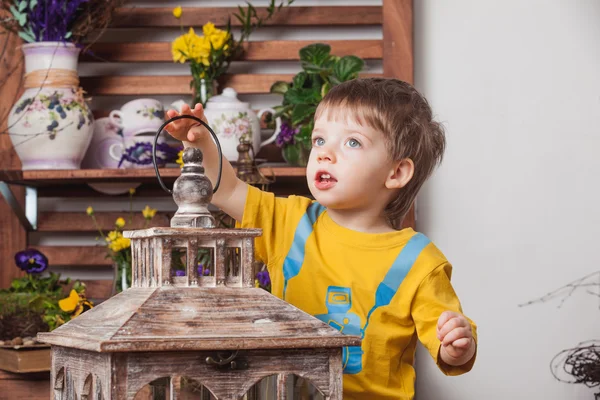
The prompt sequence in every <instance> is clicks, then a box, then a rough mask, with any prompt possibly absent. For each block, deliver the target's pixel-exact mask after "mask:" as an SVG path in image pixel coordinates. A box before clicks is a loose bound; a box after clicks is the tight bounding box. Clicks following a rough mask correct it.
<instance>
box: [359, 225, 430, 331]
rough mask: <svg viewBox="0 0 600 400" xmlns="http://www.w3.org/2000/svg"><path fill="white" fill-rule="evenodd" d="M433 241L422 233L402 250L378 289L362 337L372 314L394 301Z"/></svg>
mask: <svg viewBox="0 0 600 400" xmlns="http://www.w3.org/2000/svg"><path fill="white" fill-rule="evenodd" d="M430 242H431V241H430V240H429V238H427V236H425V235H423V234H422V233H417V234H416V235H414V236H413V237H411V238H410V240H409V241H408V243H406V246H404V247H403V248H402V250H401V251H400V254H398V257H396V260H395V261H394V263H393V264H392V266H391V267H390V269H389V270H388V272H387V274H386V275H385V278H383V282H381V283H380V284H379V286H378V287H377V291H376V292H375V305H374V306H373V308H371V310H370V311H369V313H368V314H367V322H366V323H365V327H364V328H363V329H362V336H363V337H364V335H365V331H366V330H367V327H368V326H369V319H370V318H371V314H373V312H374V311H375V310H376V309H377V308H379V307H383V306H387V305H388V304H390V302H391V301H392V298H393V297H394V295H395V294H396V292H397V291H398V288H399V287H400V284H401V283H402V281H403V280H404V278H405V277H406V275H407V274H408V271H410V269H411V268H412V266H413V264H414V263H415V261H416V259H417V257H418V256H419V254H421V251H422V250H423V249H424V248H425V246H427V245H428V244H429V243H430Z"/></svg>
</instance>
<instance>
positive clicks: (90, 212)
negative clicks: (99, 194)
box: [85, 206, 94, 217]
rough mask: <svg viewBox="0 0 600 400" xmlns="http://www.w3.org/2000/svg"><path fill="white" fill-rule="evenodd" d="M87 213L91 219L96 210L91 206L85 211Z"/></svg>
mask: <svg viewBox="0 0 600 400" xmlns="http://www.w3.org/2000/svg"><path fill="white" fill-rule="evenodd" d="M85 212H86V213H87V215H89V216H90V217H91V216H92V215H94V209H93V208H92V206H89V207H88V208H87V209H86V210H85Z"/></svg>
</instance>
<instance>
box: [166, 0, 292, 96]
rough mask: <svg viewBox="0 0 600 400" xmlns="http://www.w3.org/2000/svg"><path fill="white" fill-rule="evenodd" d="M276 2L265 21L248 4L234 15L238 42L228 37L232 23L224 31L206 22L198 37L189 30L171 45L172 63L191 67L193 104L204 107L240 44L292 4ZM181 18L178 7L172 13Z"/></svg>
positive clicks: (181, 11) (240, 46) (270, 7)
mask: <svg viewBox="0 0 600 400" xmlns="http://www.w3.org/2000/svg"><path fill="white" fill-rule="evenodd" d="M275 1H276V0H271V2H270V4H269V6H268V7H267V8H266V11H267V13H266V15H265V16H264V17H263V16H259V15H258V13H257V11H256V9H255V8H254V6H252V4H250V3H249V2H247V5H248V6H247V7H246V8H245V9H244V8H243V7H238V10H239V13H234V14H233V15H234V16H235V17H236V19H238V20H239V21H240V24H241V34H240V38H239V40H235V39H234V37H233V35H232V33H231V21H229V20H228V21H227V25H226V28H225V30H222V29H219V28H217V27H215V25H214V24H213V23H212V22H210V21H209V22H207V23H206V24H204V25H203V26H202V35H201V36H200V35H198V34H197V33H196V32H195V31H194V28H192V27H190V28H189V30H188V32H187V33H183V34H182V35H181V36H179V37H177V38H176V39H175V40H174V41H173V42H172V43H171V53H172V55H173V62H177V63H182V64H183V63H186V62H189V63H190V69H191V73H192V80H191V81H190V88H191V89H192V92H193V96H194V98H193V103H192V104H196V103H201V104H202V105H206V102H207V101H208V99H209V98H210V97H211V96H212V95H213V94H214V93H215V92H216V85H217V83H216V79H217V78H218V77H219V76H221V75H222V74H224V73H225V72H226V71H227V69H228V68H229V64H230V63H231V61H232V60H235V59H237V58H238V57H240V56H241V54H242V53H243V43H244V41H246V40H247V39H248V38H249V37H250V34H251V33H252V31H253V30H254V29H255V28H258V27H260V26H261V25H262V24H263V23H264V22H265V21H267V20H269V19H270V18H271V17H272V16H273V15H274V14H275V12H276V11H278V10H280V9H281V8H282V7H283V6H284V3H285V5H288V6H289V5H290V4H292V3H293V2H294V0H281V3H280V4H279V5H276V4H275ZM182 14H183V10H182V8H181V7H176V8H175V9H174V10H173V16H174V17H175V18H177V19H179V18H181V16H182ZM182 30H183V27H182Z"/></svg>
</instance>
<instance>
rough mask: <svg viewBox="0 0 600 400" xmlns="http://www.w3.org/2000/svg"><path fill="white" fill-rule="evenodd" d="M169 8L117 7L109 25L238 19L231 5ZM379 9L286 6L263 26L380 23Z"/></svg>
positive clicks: (191, 23) (261, 9)
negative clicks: (179, 12) (176, 14)
mask: <svg viewBox="0 0 600 400" xmlns="http://www.w3.org/2000/svg"><path fill="white" fill-rule="evenodd" d="M265 10H266V9H265V7H257V11H258V13H259V15H263V16H264V15H265V14H266V11H265ZM172 11H173V9H172V8H167V7H160V8H142V7H123V8H120V9H118V10H117V12H116V14H115V16H114V18H113V22H112V24H111V27H113V28H140V27H179V26H180V25H183V26H186V27H187V26H200V25H203V24H204V23H206V22H208V21H211V22H212V23H214V24H215V25H217V26H224V25H225V24H226V23H227V19H228V18H231V25H232V26H240V22H239V21H238V20H237V19H236V18H235V17H233V13H234V12H237V8H234V7H218V8H216V7H215V8H213V7H193V8H192V7H185V8H183V14H182V17H181V19H180V20H178V19H176V18H174V17H173V14H172ZM381 12H382V8H381V6H338V7H336V6H320V7H286V8H283V9H281V10H280V11H279V12H278V13H277V14H275V15H274V16H273V18H271V20H269V21H267V22H265V24H264V25H267V26H290V25H304V26H310V25H380V24H381V23H382V13H381Z"/></svg>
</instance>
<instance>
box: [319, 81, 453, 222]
mask: <svg viewBox="0 0 600 400" xmlns="http://www.w3.org/2000/svg"><path fill="white" fill-rule="evenodd" d="M332 109H337V110H340V111H341V112H342V114H339V113H338V112H334V113H330V112H329V111H331V110H332ZM324 110H327V111H328V112H327V115H328V116H331V117H333V118H337V117H339V116H342V117H344V116H349V117H351V118H354V119H355V120H356V122H358V123H359V124H367V125H368V126H370V127H371V128H373V129H376V130H378V131H380V132H382V133H383V134H384V136H385V138H386V146H387V148H388V154H389V156H390V158H391V159H392V160H394V161H399V160H404V159H407V158H409V159H411V160H412V161H413V163H414V166H415V171H414V175H413V177H412V179H411V180H410V182H408V184H407V185H406V186H405V187H403V188H402V189H401V190H400V192H399V194H398V197H396V198H395V199H394V200H392V201H391V202H390V203H389V204H388V205H387V207H386V209H385V215H386V217H387V218H388V219H389V220H390V221H391V222H392V224H393V225H394V226H395V227H399V225H400V223H401V222H402V219H403V218H404V216H405V215H406V213H407V212H408V210H409V209H410V206H411V205H412V203H413V201H414V199H415V197H416V196H417V193H418V192H419V190H420V189H421V186H422V185H423V183H424V182H425V181H426V180H427V178H428V177H429V176H430V175H431V173H432V172H433V170H434V168H435V167H436V166H437V165H439V164H440V163H441V161H442V157H443V155H444V149H445V147H446V139H445V135H444V129H443V127H442V126H441V124H439V123H438V122H436V121H434V120H433V116H432V112H431V107H430V106H429V103H428V102H427V100H426V99H425V97H423V96H422V95H421V94H420V93H419V92H418V91H417V90H416V89H415V88H414V87H412V86H411V85H410V84H408V83H406V82H403V81H400V80H398V79H389V78H365V79H354V80H351V81H347V82H343V83H341V84H339V85H337V86H334V87H333V88H332V89H331V90H330V91H329V92H328V93H327V94H326V95H325V97H324V98H323V100H322V101H321V102H320V103H319V106H318V108H317V111H316V113H315V119H317V118H319V116H320V115H322V113H323V112H324ZM348 113H349V114H348Z"/></svg>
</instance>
